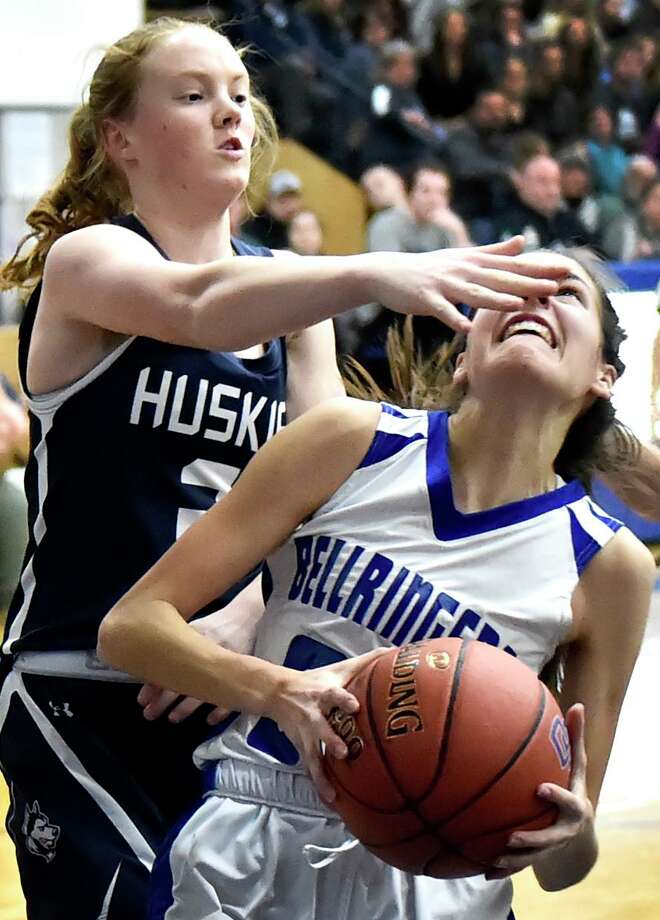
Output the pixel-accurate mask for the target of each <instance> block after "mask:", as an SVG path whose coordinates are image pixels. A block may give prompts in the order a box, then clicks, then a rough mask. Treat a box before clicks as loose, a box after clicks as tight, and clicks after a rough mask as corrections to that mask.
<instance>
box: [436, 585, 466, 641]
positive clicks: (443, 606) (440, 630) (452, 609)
mask: <svg viewBox="0 0 660 920" xmlns="http://www.w3.org/2000/svg"><path fill="white" fill-rule="evenodd" d="M438 601H439V602H440V603H439V604H434V605H433V606H434V608H436V610H435V613H436V616H437V613H438V612H439V611H440V610H444V611H445V613H448V614H449V615H450V616H452V617H453V616H454V615H455V613H456V611H457V610H458V606H459V604H458V601H457V600H454V598H453V597H452V596H451V595H450V594H445V592H444V591H441V592H440V595H439V597H438ZM446 629H447V627H446V626H443V625H442V623H437V625H436V627H435V629H434V630H433V632H432V633H431V635H430V636H429V638H430V639H437V638H438V636H443V635H444V634H445V630H446Z"/></svg>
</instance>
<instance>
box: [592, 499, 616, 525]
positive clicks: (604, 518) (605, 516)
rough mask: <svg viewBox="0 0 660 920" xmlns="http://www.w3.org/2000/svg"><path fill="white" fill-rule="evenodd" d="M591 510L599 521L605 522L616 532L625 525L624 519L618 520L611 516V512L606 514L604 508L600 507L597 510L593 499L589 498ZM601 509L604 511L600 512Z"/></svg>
mask: <svg viewBox="0 0 660 920" xmlns="http://www.w3.org/2000/svg"><path fill="white" fill-rule="evenodd" d="M589 510H590V511H591V513H592V514H593V516H594V517H595V518H598V520H599V521H601V522H602V523H603V524H605V526H606V527H609V528H610V530H612V531H613V532H614V533H616V532H617V530H620V529H621V528H622V527H623V521H617V519H616V518H613V517H610V516H609V514H606V513H605V512H604V511H603V510H602V508H599V509H598V510H596V505H594V503H593V502H592V501H591V499H589ZM599 511H601V512H602V513H601V514H599V513H598V512H599Z"/></svg>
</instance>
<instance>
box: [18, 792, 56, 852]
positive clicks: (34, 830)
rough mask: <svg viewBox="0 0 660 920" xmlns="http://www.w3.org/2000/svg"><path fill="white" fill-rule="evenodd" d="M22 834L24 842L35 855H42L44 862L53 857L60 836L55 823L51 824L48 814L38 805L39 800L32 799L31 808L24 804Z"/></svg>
mask: <svg viewBox="0 0 660 920" xmlns="http://www.w3.org/2000/svg"><path fill="white" fill-rule="evenodd" d="M23 835H24V836H25V844H26V846H27V848H28V850H29V851H30V853H33V854H34V855H35V856H43V858H44V859H45V860H46V862H50V861H51V860H52V859H54V858H55V847H56V846H57V841H58V838H59V836H60V828H59V827H58V826H57V824H51V823H50V820H49V819H48V815H45V814H44V813H43V812H42V810H41V808H40V807H39V802H37V801H36V799H35V801H34V804H33V805H32V808H30V806H29V805H26V806H25V817H24V818H23Z"/></svg>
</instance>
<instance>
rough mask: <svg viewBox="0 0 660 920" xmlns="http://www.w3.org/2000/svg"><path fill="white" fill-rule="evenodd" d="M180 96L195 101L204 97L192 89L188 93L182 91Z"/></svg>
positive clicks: (187, 100)
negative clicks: (182, 93)
mask: <svg viewBox="0 0 660 920" xmlns="http://www.w3.org/2000/svg"><path fill="white" fill-rule="evenodd" d="M181 98H182V99H185V100H186V102H197V101H198V100H199V99H203V98H204V97H203V96H202V94H201V93H200V92H199V91H198V90H193V91H192V92H190V93H184V95H183V96H182V97H181Z"/></svg>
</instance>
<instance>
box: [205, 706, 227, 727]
mask: <svg viewBox="0 0 660 920" xmlns="http://www.w3.org/2000/svg"><path fill="white" fill-rule="evenodd" d="M231 712H232V711H231V709H223V708H222V707H221V706H216V708H215V709H214V710H213V711H212V712H210V713H209V714H208V716H207V717H206V724H207V725H219V724H220V722H224V720H225V719H226V718H227V716H229V715H231Z"/></svg>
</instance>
